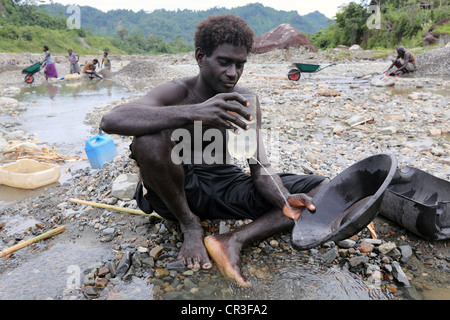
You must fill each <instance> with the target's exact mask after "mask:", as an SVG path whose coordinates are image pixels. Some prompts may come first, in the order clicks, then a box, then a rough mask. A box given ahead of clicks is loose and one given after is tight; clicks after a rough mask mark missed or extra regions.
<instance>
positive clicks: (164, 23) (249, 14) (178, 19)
mask: <svg viewBox="0 0 450 320" xmlns="http://www.w3.org/2000/svg"><path fill="white" fill-rule="evenodd" d="M67 7H68V6H63V5H61V4H56V3H55V4H52V5H42V6H40V8H41V9H44V10H46V11H47V12H49V13H51V14H53V15H56V16H61V17H65V16H66V12H67ZM80 10H81V11H80V12H81V26H82V27H83V28H84V29H88V30H90V31H91V32H92V33H93V34H95V35H99V36H111V37H117V36H122V37H126V36H129V35H132V34H134V35H136V34H137V35H141V36H143V37H144V38H148V37H150V36H157V37H161V38H162V39H164V40H166V41H173V40H175V39H176V38H177V37H178V38H179V39H181V40H182V41H183V42H185V43H186V44H188V45H191V46H192V45H193V36H194V32H195V26H196V25H197V24H198V22H200V21H201V20H203V19H205V18H206V17H208V16H211V15H218V14H223V13H233V14H235V15H237V16H239V17H241V18H243V19H245V20H246V21H247V22H248V24H249V25H250V27H251V28H252V29H253V30H254V31H255V34H256V35H257V36H260V35H262V34H264V33H266V32H268V31H270V30H271V29H273V28H275V27H277V26H278V25H280V24H282V23H289V24H291V25H292V26H293V27H295V28H296V29H298V30H299V31H301V32H303V33H315V32H317V31H319V30H320V29H321V28H326V27H327V26H328V25H329V24H330V23H331V22H330V21H329V19H328V18H327V17H325V15H323V14H321V13H320V12H317V11H316V12H313V13H310V14H307V15H304V16H300V15H299V14H298V12H297V11H278V10H275V9H272V8H269V7H266V6H263V5H262V4H259V3H254V4H248V5H246V6H241V7H236V8H233V9H226V8H213V9H209V10H204V11H193V10H177V11H168V10H155V11H153V12H148V13H147V12H145V11H144V10H141V11H139V12H133V11H131V10H111V11H108V12H103V11H101V10H98V9H95V8H92V7H88V6H81V7H80Z"/></svg>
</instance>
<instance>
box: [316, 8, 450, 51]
mask: <svg viewBox="0 0 450 320" xmlns="http://www.w3.org/2000/svg"><path fill="white" fill-rule="evenodd" d="M369 5H378V6H379V8H380V11H379V15H378V18H379V19H378V22H379V26H375V27H372V28H368V27H367V23H368V21H369V22H370V21H374V20H372V19H373V18H374V17H375V14H374V13H375V12H371V11H370V10H368V9H369ZM446 18H450V0H428V1H423V0H372V1H370V0H362V1H355V2H350V3H349V4H348V5H347V6H345V7H344V8H342V10H341V11H340V12H338V13H337V14H336V20H335V23H334V24H332V25H329V26H328V28H326V29H323V30H320V31H319V32H317V33H315V34H314V35H311V41H312V42H313V43H314V45H315V46H316V47H318V48H321V49H328V48H334V47H336V46H338V45H346V46H351V45H353V44H359V45H361V47H363V48H365V49H372V48H392V47H395V46H398V45H400V44H401V45H404V46H406V47H418V46H421V45H422V41H423V40H424V37H425V35H426V33H427V32H428V31H429V29H430V28H431V27H432V26H433V25H434V24H436V23H437V22H439V21H442V20H443V19H446ZM449 29H450V23H449V22H447V23H446V24H444V25H443V26H441V27H440V28H439V29H436V30H434V32H435V35H437V36H438V37H439V33H448V32H449V31H450V30H449Z"/></svg>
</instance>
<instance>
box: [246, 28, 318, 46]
mask: <svg viewBox="0 0 450 320" xmlns="http://www.w3.org/2000/svg"><path fill="white" fill-rule="evenodd" d="M289 47H305V48H307V49H308V50H310V51H312V52H317V48H316V47H314V45H313V44H312V43H311V41H310V40H309V39H308V38H307V37H306V36H305V35H304V34H303V33H301V32H300V31H298V30H297V29H295V28H294V27H292V26H291V25H289V24H282V25H279V26H278V27H276V28H274V29H272V30H270V31H269V32H267V33H265V34H263V35H262V36H260V37H258V38H256V39H255V43H254V45H253V50H252V51H253V53H266V52H269V51H273V50H276V49H287V48H289Z"/></svg>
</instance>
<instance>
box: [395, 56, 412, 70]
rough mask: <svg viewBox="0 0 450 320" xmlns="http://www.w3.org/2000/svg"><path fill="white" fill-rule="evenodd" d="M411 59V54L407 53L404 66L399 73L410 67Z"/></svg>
mask: <svg viewBox="0 0 450 320" xmlns="http://www.w3.org/2000/svg"><path fill="white" fill-rule="evenodd" d="M410 59H411V53H409V52H406V53H405V57H404V63H403V65H402V66H401V67H400V68H399V69H398V70H397V71H403V70H405V69H406V67H407V66H408V63H409V60H410Z"/></svg>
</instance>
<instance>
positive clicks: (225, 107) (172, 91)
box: [101, 81, 250, 136]
mask: <svg viewBox="0 0 450 320" xmlns="http://www.w3.org/2000/svg"><path fill="white" fill-rule="evenodd" d="M188 94H189V91H188V89H187V87H186V86H185V85H183V84H182V83H180V82H178V81H175V82H170V83H167V84H163V85H161V86H159V87H157V88H155V89H153V90H152V91H151V92H149V93H148V94H147V95H146V96H144V97H142V98H141V99H138V100H136V101H134V102H131V103H128V104H124V105H121V106H118V107H116V108H114V109H113V110H112V111H110V112H109V113H107V114H106V115H105V116H103V118H102V122H101V129H102V130H103V131H105V132H106V133H113V134H119V135H125V136H142V135H146V134H152V133H156V132H160V131H162V130H167V129H172V128H180V127H184V126H186V125H189V124H193V123H194V121H202V123H203V125H206V126H216V127H224V128H227V129H232V128H233V126H232V124H231V123H230V122H233V123H234V124H236V125H237V126H239V127H241V128H245V127H246V124H245V122H243V121H242V120H241V119H239V117H237V116H233V115H231V114H230V113H228V112H227V111H233V112H236V113H238V114H239V115H240V116H242V117H244V118H247V119H248V118H249V116H250V114H249V113H248V111H247V110H245V108H243V107H239V106H237V105H236V104H233V103H229V101H231V100H235V101H238V102H241V104H244V102H245V101H244V100H243V99H242V97H241V96H240V95H239V94H237V93H222V94H218V95H216V96H214V97H212V98H211V99H209V100H206V101H204V102H202V103H198V104H183V101H185V100H186V97H187V95H188Z"/></svg>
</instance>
